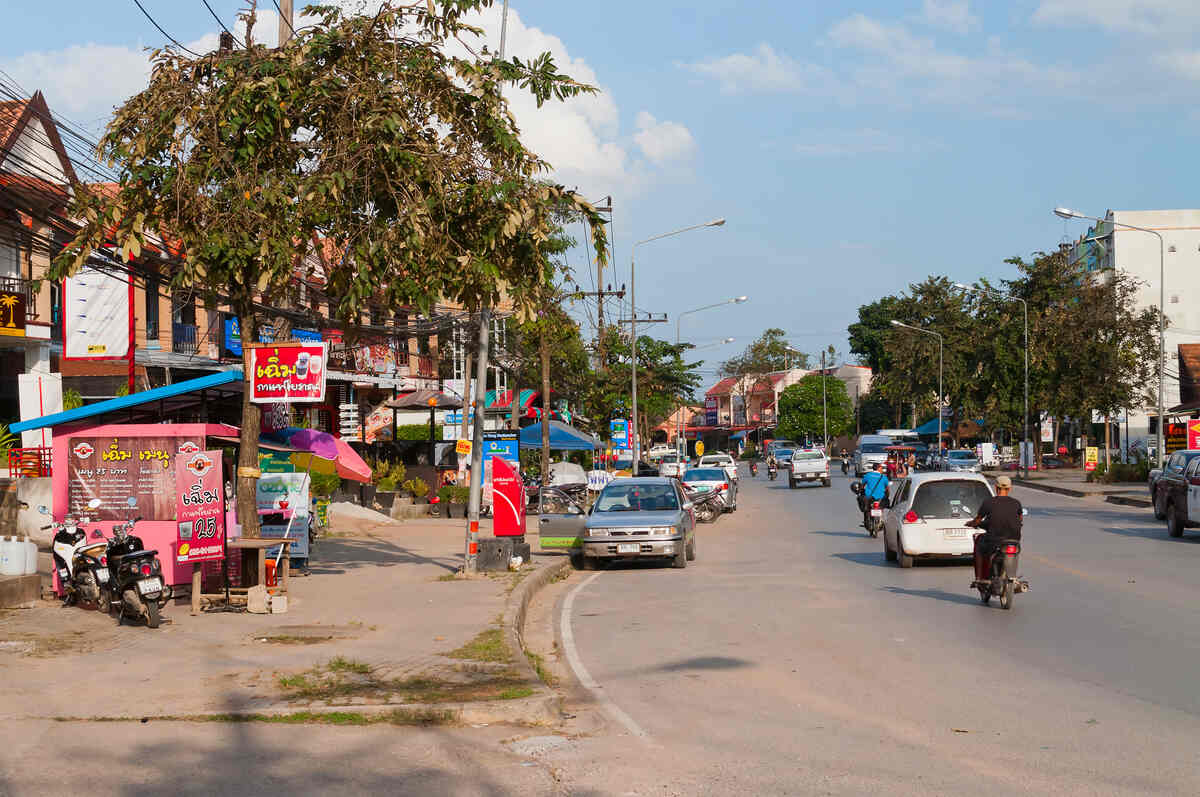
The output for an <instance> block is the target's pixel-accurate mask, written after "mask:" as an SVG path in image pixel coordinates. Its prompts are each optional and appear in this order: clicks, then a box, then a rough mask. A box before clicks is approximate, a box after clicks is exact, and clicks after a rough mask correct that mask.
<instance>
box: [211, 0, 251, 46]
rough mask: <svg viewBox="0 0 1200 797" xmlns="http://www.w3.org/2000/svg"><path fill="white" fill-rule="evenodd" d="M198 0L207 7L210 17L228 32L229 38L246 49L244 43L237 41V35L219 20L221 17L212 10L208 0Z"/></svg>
mask: <svg viewBox="0 0 1200 797" xmlns="http://www.w3.org/2000/svg"><path fill="white" fill-rule="evenodd" d="M200 2H201V3H204V7H205V8H207V9H208V13H210V14H212V18H213V19H215V20H216V21H217V24H218V25H220V26H221V30H223V31H225V32H226V33H228V34H229V36H230V38H232V39H233V41H234V43H235V44H236V45H237V46H238V47H241V48H242V49H243V50H244V49H246V45H245V44H244V43H243V42H241V41H239V40H238V37H237V36H234V35H233V31H231V30H230V29H229V28H227V27H225V23H224V22H222V21H221V18H220V17H219V16H217V12H216V11H213V7H212V6H210V5H209V4H208V0H200Z"/></svg>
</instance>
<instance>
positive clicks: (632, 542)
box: [582, 476, 696, 570]
mask: <svg viewBox="0 0 1200 797" xmlns="http://www.w3.org/2000/svg"><path fill="white" fill-rule="evenodd" d="M651 558H658V559H668V560H670V562H671V566H672V567H678V568H684V567H687V563H688V561H689V560H692V559H695V558H696V522H695V517H694V515H693V514H692V506H691V504H690V503H689V502H688V501H687V499H686V498H685V497H684V495H683V492H682V491H681V489H680V487H679V482H678V481H677V480H675V479H670V478H663V477H647V476H643V477H638V478H629V479H614V480H613V481H611V482H609V483H608V485H607V486H606V487H605V488H604V490H603V491H601V493H600V496H599V497H598V498H597V499H596V503H595V504H594V505H593V506H592V511H591V515H590V516H589V517H588V520H587V524H586V525H585V526H584V531H583V562H582V564H583V567H584V569H585V570H591V569H594V568H595V566H596V564H597V563H598V562H599V561H600V560H601V559H609V560H612V559H651Z"/></svg>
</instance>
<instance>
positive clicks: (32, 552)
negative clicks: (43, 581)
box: [23, 537, 38, 576]
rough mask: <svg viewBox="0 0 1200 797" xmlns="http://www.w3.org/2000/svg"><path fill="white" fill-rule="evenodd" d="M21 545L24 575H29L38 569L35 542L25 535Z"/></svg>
mask: <svg viewBox="0 0 1200 797" xmlns="http://www.w3.org/2000/svg"><path fill="white" fill-rule="evenodd" d="M23 545H24V546H25V575H27V576H31V575H33V574H34V573H36V572H37V571H38V570H37V565H38V549H37V543H36V542H34V541H33V540H31V539H29V537H26V538H25V542H24V543H23Z"/></svg>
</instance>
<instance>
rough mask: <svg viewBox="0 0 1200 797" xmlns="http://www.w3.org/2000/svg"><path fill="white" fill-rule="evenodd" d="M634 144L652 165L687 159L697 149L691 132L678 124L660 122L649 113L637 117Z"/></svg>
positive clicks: (643, 112) (645, 112) (642, 113)
mask: <svg viewBox="0 0 1200 797" xmlns="http://www.w3.org/2000/svg"><path fill="white" fill-rule="evenodd" d="M636 124H637V129H638V132H637V134H636V135H634V137H633V140H634V143H636V144H637V145H638V148H639V149H641V151H642V154H643V155H645V156H646V158H648V159H649V160H650V161H651V162H652V163H657V164H663V163H667V162H669V161H677V160H682V159H684V158H687V157H688V156H689V155H691V154H692V153H693V152H694V151H695V149H696V141H695V139H693V138H692V134H691V131H689V130H688V129H687V128H686V127H684V126H683V125H681V124H678V123H677V122H660V121H658V120H657V119H655V118H654V117H653V116H651V115H650V113H649V112H647V111H642V112H640V113H639V114H638V115H637V121H636Z"/></svg>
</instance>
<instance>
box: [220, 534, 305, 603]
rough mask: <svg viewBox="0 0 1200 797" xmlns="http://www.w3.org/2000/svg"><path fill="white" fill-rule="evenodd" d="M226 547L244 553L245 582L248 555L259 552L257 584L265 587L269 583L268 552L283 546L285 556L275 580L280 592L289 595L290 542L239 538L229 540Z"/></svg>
mask: <svg viewBox="0 0 1200 797" xmlns="http://www.w3.org/2000/svg"><path fill="white" fill-rule="evenodd" d="M226 545H227V546H228V547H229V548H231V549H233V548H238V549H240V550H241V551H242V581H243V582H244V581H245V580H246V555H247V554H248V553H250V552H251V551H258V581H257V582H256V583H258V584H262V585H263V586H266V583H267V551H268V550H270V549H271V548H277V547H279V546H280V545H283V556H282V557H281V559H280V562H279V568H278V571H277V572H276V573H275V578H276V583H277V584H278V585H279V591H280V592H281V593H282V594H284V595H286V594H287V591H288V571H289V570H290V562H291V556H290V555H289V553H288V548H290V547H291V544H290V542H289V541H288V540H284V539H281V538H279V537H272V538H267V537H238V538H237V539H236V540H229V542H227V543H226Z"/></svg>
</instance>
